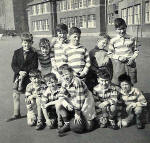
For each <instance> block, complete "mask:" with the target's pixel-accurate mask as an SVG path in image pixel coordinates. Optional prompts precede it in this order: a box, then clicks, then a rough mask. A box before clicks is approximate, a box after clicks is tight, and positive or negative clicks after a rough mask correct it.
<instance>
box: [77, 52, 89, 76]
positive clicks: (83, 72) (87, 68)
mask: <svg viewBox="0 0 150 143" xmlns="http://www.w3.org/2000/svg"><path fill="white" fill-rule="evenodd" d="M90 66H91V63H90V57H89V53H88V51H87V49H85V66H84V69H83V71H82V72H81V74H80V75H81V76H85V75H86V74H87V73H88V70H89V68H90Z"/></svg>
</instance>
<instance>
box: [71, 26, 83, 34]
mask: <svg viewBox="0 0 150 143" xmlns="http://www.w3.org/2000/svg"><path fill="white" fill-rule="evenodd" d="M74 33H78V34H81V30H80V29H79V28H77V27H72V28H71V29H70V31H69V35H72V34H74Z"/></svg>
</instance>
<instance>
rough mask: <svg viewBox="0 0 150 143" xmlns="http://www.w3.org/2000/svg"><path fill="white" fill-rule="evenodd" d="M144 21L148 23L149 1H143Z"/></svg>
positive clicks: (149, 16) (149, 17)
mask: <svg viewBox="0 0 150 143" xmlns="http://www.w3.org/2000/svg"><path fill="white" fill-rule="evenodd" d="M145 23H150V2H149V1H147V2H146V3H145Z"/></svg>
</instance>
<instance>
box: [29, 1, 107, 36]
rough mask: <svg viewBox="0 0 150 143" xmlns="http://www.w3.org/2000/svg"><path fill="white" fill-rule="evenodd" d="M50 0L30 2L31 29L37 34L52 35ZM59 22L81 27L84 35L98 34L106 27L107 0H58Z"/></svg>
mask: <svg viewBox="0 0 150 143" xmlns="http://www.w3.org/2000/svg"><path fill="white" fill-rule="evenodd" d="M51 8H52V7H51V4H50V1H49V0H33V1H32V2H30V3H28V23H29V30H30V32H31V33H33V34H34V35H35V36H38V37H43V36H49V37H51V36H52V30H54V29H52V28H51V26H52V23H51V18H52V9H51ZM57 23H65V24H67V25H68V27H69V28H71V27H72V26H77V27H79V28H81V30H82V35H83V36H84V35H86V36H88V35H90V36H92V35H93V36H97V35H98V33H99V32H103V31H105V29H106V24H105V0H62V1H57Z"/></svg>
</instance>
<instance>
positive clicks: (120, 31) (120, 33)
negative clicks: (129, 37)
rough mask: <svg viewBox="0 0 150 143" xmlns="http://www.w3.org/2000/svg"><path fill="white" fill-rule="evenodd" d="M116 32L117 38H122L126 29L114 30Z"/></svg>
mask: <svg viewBox="0 0 150 143" xmlns="http://www.w3.org/2000/svg"><path fill="white" fill-rule="evenodd" d="M116 32H117V34H118V35H119V36H124V35H125V34H126V27H124V28H116Z"/></svg>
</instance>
